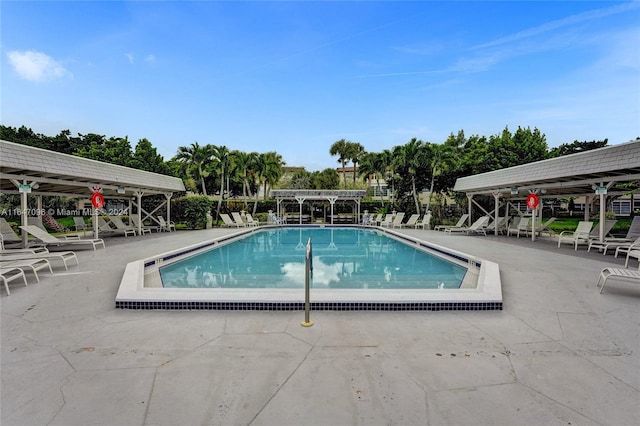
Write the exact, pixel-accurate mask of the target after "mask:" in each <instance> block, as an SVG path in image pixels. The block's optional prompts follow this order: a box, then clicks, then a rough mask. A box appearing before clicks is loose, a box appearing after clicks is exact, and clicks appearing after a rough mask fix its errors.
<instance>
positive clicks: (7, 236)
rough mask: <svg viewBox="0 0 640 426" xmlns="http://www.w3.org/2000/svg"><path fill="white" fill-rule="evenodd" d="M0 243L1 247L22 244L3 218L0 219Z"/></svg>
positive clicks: (20, 239)
mask: <svg viewBox="0 0 640 426" xmlns="http://www.w3.org/2000/svg"><path fill="white" fill-rule="evenodd" d="M0 241H2V244H3V245H18V244H22V238H21V237H20V236H19V235H18V234H16V233H15V231H14V230H13V228H12V227H11V225H9V222H7V220H6V219H5V218H4V217H0Z"/></svg>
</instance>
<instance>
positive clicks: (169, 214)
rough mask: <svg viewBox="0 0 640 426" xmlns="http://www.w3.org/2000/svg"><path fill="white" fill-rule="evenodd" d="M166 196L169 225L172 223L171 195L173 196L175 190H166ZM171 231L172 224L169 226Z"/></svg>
mask: <svg viewBox="0 0 640 426" xmlns="http://www.w3.org/2000/svg"><path fill="white" fill-rule="evenodd" d="M164 196H165V197H166V198H167V226H169V223H171V197H173V192H165V193H164ZM169 231H171V226H169Z"/></svg>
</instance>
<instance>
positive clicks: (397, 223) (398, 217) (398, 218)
mask: <svg viewBox="0 0 640 426" xmlns="http://www.w3.org/2000/svg"><path fill="white" fill-rule="evenodd" d="M402 219H404V212H399V213H396V217H394V218H393V222H391V227H393V228H402Z"/></svg>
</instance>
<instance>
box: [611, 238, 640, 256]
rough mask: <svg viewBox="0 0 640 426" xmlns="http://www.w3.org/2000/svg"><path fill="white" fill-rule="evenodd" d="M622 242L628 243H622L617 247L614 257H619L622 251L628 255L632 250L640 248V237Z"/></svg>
mask: <svg viewBox="0 0 640 426" xmlns="http://www.w3.org/2000/svg"><path fill="white" fill-rule="evenodd" d="M621 243H625V244H626V245H620V246H618V247H616V252H615V254H614V257H618V255H619V254H620V253H624V254H625V255H626V254H627V253H629V251H631V250H640V237H638V238H637V239H636V240H635V241H624V242H621Z"/></svg>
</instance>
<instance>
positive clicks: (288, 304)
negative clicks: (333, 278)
mask: <svg viewBox="0 0 640 426" xmlns="http://www.w3.org/2000/svg"><path fill="white" fill-rule="evenodd" d="M302 226H303V227H330V226H328V225H302ZM336 227H337V226H336ZM340 227H344V225H341V226H340ZM264 228H265V227H260V228H248V229H242V230H239V231H237V232H233V233H231V234H228V235H226V236H224V237H220V238H216V239H213V240H209V241H205V242H201V243H198V244H194V245H191V246H188V247H184V248H181V249H178V250H173V251H171V252H167V253H162V254H159V255H157V256H154V257H151V258H147V259H141V260H138V261H135V262H131V263H129V264H128V265H127V267H126V269H125V272H124V274H123V277H122V280H121V283H120V288H119V289H118V294H117V296H116V308H121V309H151V310H154V309H155V310H158V309H159V310H274V311H290V310H302V309H304V291H299V290H291V289H179V288H171V289H169V288H153V287H145V286H144V276H145V268H149V267H157V266H159V265H162V264H164V263H166V262H167V261H170V260H173V259H175V258H177V257H180V256H184V255H185V254H188V253H192V252H195V251H199V250H203V249H206V248H210V247H215V246H218V245H221V244H225V243H228V242H231V241H233V240H235V239H236V238H238V237H239V236H241V235H244V234H246V233H251V232H256V231H258V230H260V229H264ZM367 229H372V228H371V227H367ZM373 229H376V230H379V231H381V232H384V233H385V234H387V235H389V236H391V237H393V238H397V239H401V240H403V241H404V242H405V243H407V244H415V245H417V246H419V247H422V248H424V249H427V250H432V251H435V252H438V253H439V254H440V255H444V256H448V257H451V258H452V259H456V260H457V261H458V262H461V261H462V262H465V263H468V264H469V267H475V268H478V284H477V287H476V288H463V289H434V290H402V292H401V293H398V292H397V291H394V290H364V289H358V290H316V289H312V290H311V309H313V310H337V311H351V310H378V311H417V310H423V311H442V310H446V311H453V310H456V311H457V310H461V311H469V310H501V309H502V288H501V280H500V272H499V267H498V264H496V263H494V262H490V261H487V260H484V259H479V258H476V257H475V256H471V255H468V254H465V253H462V252H458V251H455V250H451V249H448V248H445V247H442V246H439V245H436V244H433V243H429V242H427V241H424V240H421V239H418V238H414V237H411V236H408V235H405V234H402V233H400V232H397V231H395V230H393V229H388V228H379V227H376V228H373Z"/></svg>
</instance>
